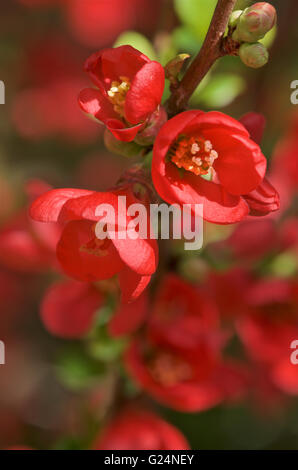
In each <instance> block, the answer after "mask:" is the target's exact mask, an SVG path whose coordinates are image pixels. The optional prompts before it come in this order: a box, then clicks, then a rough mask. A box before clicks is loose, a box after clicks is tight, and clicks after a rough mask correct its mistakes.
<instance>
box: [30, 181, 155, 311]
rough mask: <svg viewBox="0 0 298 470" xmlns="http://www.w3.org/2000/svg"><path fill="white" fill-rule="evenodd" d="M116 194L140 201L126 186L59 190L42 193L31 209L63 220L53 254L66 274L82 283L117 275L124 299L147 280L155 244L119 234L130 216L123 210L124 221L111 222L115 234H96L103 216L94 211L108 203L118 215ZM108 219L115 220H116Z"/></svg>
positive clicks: (40, 218)
mask: <svg viewBox="0 0 298 470" xmlns="http://www.w3.org/2000/svg"><path fill="white" fill-rule="evenodd" d="M118 196H126V198H127V199H126V201H127V206H128V205H130V204H134V203H140V202H141V201H140V200H138V199H137V198H136V197H135V195H134V194H133V192H132V190H131V189H130V188H129V187H127V188H125V189H122V190H118V191H116V190H115V191H113V192H106V193H100V192H95V191H88V190H81V189H57V190H53V191H49V192H48V193H46V194H45V195H42V196H40V197H39V198H38V199H37V200H36V201H35V202H34V203H33V204H32V206H31V209H30V214H31V217H32V218H33V219H34V220H37V221H40V222H58V221H60V222H61V223H62V222H63V223H64V224H65V226H64V229H63V232H62V235H61V238H60V240H59V242H58V245H57V258H58V260H59V262H60V264H61V266H62V268H63V270H64V272H65V273H66V274H68V275H69V276H71V277H73V278H75V279H77V280H80V281H86V282H95V281H100V280H104V279H109V278H111V277H113V276H114V275H116V274H118V275H119V282H120V287H121V290H122V299H123V301H124V302H127V301H130V300H133V299H135V298H137V297H138V296H139V295H140V294H141V292H142V291H143V290H144V289H145V287H146V286H147V284H148V283H149V281H150V278H151V275H152V274H153V273H154V272H155V270H156V267H157V262H158V247H157V242H156V240H151V239H150V238H147V239H143V238H142V237H141V236H140V235H139V236H138V238H137V239H130V238H129V237H126V238H125V239H121V237H119V236H118V233H119V231H123V230H126V229H127V226H128V224H129V222H130V220H131V218H130V217H128V216H127V214H126V211H125V212H124V214H125V216H124V218H123V224H124V226H123V227H120V226H118V225H116V226H115V225H113V231H115V236H113V237H111V238H109V237H106V238H105V239H104V240H100V239H99V238H97V236H96V233H95V230H96V222H98V221H100V220H102V219H103V218H104V216H103V215H96V209H97V207H98V206H100V205H102V204H109V205H110V206H111V207H112V208H114V210H115V215H116V219H117V214H118V203H119V199H118ZM123 209H124V208H123ZM119 210H121V208H120V209H119ZM117 220H118V219H117ZM110 222H111V223H112V224H115V222H116V224H117V221H114V220H111V221H110ZM121 224H122V222H121ZM105 226H107V222H105ZM148 227H149V221H148ZM149 229H150V228H149Z"/></svg>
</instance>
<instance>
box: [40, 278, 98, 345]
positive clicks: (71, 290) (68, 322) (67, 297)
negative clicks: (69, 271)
mask: <svg viewBox="0 0 298 470" xmlns="http://www.w3.org/2000/svg"><path fill="white" fill-rule="evenodd" d="M102 303H103V296H102V294H101V293H100V292H99V290H98V289H96V288H95V287H93V285H92V284H87V283H85V282H77V281H73V280H69V281H62V282H57V283H56V284H54V285H53V286H51V287H50V288H49V290H48V291H47V292H46V294H45V296H44V298H43V301H42V304H41V317H42V320H43V323H44V325H45V327H46V328H47V330H48V331H49V332H50V333H52V334H54V335H56V336H60V337H62V338H80V337H82V336H84V335H85V334H86V333H87V332H88V331H89V330H90V328H91V327H92V323H93V320H94V316H95V313H96V311H97V310H98V309H99V308H100V307H101V306H102Z"/></svg>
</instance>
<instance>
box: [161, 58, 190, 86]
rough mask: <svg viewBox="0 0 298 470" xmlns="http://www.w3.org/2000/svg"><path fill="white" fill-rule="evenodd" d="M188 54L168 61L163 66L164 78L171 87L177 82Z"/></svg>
mask: <svg viewBox="0 0 298 470" xmlns="http://www.w3.org/2000/svg"><path fill="white" fill-rule="evenodd" d="M189 58H190V55H189V54H179V55H177V56H176V57H174V59H172V60H170V61H169V62H168V63H167V65H166V66H165V74H166V78H167V79H168V80H170V82H171V84H172V85H176V84H177V82H178V75H179V73H180V72H181V70H182V67H183V65H184V64H185V62H186V61H187V60H189Z"/></svg>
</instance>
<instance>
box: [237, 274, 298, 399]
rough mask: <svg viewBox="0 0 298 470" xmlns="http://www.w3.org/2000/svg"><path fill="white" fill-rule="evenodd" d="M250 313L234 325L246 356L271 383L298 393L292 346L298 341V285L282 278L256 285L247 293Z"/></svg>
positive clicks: (291, 392)
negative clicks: (257, 365)
mask: <svg viewBox="0 0 298 470" xmlns="http://www.w3.org/2000/svg"><path fill="white" fill-rule="evenodd" d="M246 303H247V304H248V305H249V308H250V310H249V311H248V312H247V313H248V314H247V315H244V316H242V317H241V319H239V321H238V322H237V329H238V334H239V336H240V338H241V339H242V341H243V343H244V345H245V347H246V350H247V352H248V354H249V356H250V357H251V358H252V359H253V360H254V361H256V362H257V363H259V364H260V365H261V366H263V367H265V368H266V369H267V373H268V376H269V377H270V380H271V381H272V383H273V384H274V385H275V386H277V387H278V388H279V389H280V390H282V391H283V392H285V393H287V394H290V395H291V394H295V395H297V394H298V374H297V366H296V365H294V364H292V363H291V353H292V352H293V350H292V349H291V344H292V342H293V341H295V340H297V339H298V315H297V312H298V285H297V283H296V282H292V281H286V280H282V279H272V280H263V281H258V282H256V283H255V284H254V285H253V286H252V287H250V288H249V289H248V291H247V294H246Z"/></svg>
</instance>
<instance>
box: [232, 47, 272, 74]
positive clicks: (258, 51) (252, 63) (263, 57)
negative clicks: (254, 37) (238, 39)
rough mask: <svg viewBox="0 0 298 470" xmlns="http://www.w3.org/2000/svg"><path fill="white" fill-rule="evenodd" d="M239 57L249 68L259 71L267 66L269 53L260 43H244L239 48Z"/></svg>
mask: <svg viewBox="0 0 298 470" xmlns="http://www.w3.org/2000/svg"><path fill="white" fill-rule="evenodd" d="M239 57H240V59H241V60H242V62H243V63H244V64H245V65H247V66H248V67H252V68H253V69H258V68H260V67H263V66H264V65H266V64H267V62H268V59H269V53H268V51H267V49H266V47H265V46H263V44H261V43H260V42H256V43H255V44H249V43H244V44H242V45H241V46H240V48H239Z"/></svg>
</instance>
